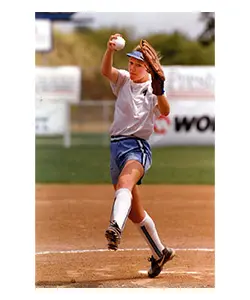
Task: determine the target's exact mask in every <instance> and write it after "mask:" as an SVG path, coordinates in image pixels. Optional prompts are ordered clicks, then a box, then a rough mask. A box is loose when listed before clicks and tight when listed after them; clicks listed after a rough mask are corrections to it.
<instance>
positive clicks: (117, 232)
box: [105, 221, 121, 251]
mask: <svg viewBox="0 0 250 300" xmlns="http://www.w3.org/2000/svg"><path fill="white" fill-rule="evenodd" d="M105 237H106V239H107V240H108V249H109V250H114V251H116V250H117V249H118V245H119V244H120V241H121V229H120V228H119V226H118V225H117V223H116V222H115V221H112V222H110V225H109V227H108V229H107V230H106V232H105Z"/></svg>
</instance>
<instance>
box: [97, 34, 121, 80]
mask: <svg viewBox="0 0 250 300" xmlns="http://www.w3.org/2000/svg"><path fill="white" fill-rule="evenodd" d="M118 36H121V35H120V34H119V33H116V34H114V35H111V36H110V38H109V40H108V43H107V49H106V51H105V53H104V55H103V59H102V66H101V73H102V75H103V76H105V77H107V78H108V79H109V80H110V81H111V82H113V83H116V81H117V78H118V70H117V69H116V68H114V67H113V55H114V52H115V51H116V49H115V43H114V41H112V40H114V39H116V38H117V37H118Z"/></svg>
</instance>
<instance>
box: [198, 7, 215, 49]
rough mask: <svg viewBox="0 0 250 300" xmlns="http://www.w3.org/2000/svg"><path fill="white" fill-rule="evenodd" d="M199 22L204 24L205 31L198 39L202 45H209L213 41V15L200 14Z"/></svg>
mask: <svg viewBox="0 0 250 300" xmlns="http://www.w3.org/2000/svg"><path fill="white" fill-rule="evenodd" d="M200 21H202V22H204V23H205V29H204V31H203V32H202V33H201V35H200V36H199V37H198V41H199V42H200V43H201V44H202V45H205V46H207V45H210V44H211V43H213V42H214V40H215V13H214V12H201V15H200Z"/></svg>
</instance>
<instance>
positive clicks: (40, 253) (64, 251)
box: [36, 248, 214, 255]
mask: <svg viewBox="0 0 250 300" xmlns="http://www.w3.org/2000/svg"><path fill="white" fill-rule="evenodd" d="M174 249H175V250H176V251H201V252H214V249H212V248H174ZM149 250H150V249H149V248H124V249H118V250H117V251H149ZM91 252H94V253H95V252H110V250H108V249H82V250H51V251H40V252H36V255H46V254H74V253H91Z"/></svg>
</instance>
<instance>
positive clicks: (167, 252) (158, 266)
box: [148, 248, 175, 278]
mask: <svg viewBox="0 0 250 300" xmlns="http://www.w3.org/2000/svg"><path fill="white" fill-rule="evenodd" d="M174 256H175V251H174V249H171V248H165V249H163V250H162V257H161V258H159V259H158V260H156V259H155V258H154V257H153V255H152V256H151V257H150V258H149V261H151V267H150V269H149V270H148V277H150V278H154V277H156V276H158V275H159V274H160V273H161V271H162V269H163V266H164V265H165V263H166V262H168V261H169V260H171V259H173V258H174Z"/></svg>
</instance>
